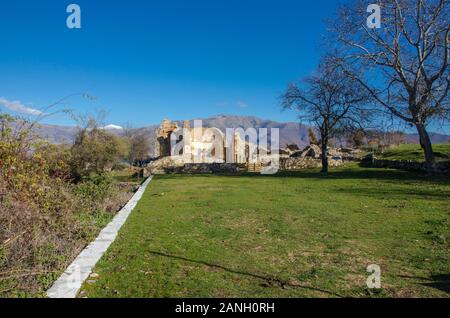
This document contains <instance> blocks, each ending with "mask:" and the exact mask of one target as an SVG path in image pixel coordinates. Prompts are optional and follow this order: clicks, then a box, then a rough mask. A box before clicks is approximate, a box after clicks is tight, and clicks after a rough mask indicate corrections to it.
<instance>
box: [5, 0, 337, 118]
mask: <svg viewBox="0 0 450 318" xmlns="http://www.w3.org/2000/svg"><path fill="white" fill-rule="evenodd" d="M70 3H77V4H79V5H80V7H81V12H82V29H81V30H70V29H68V28H67V27H66V18H67V16H68V14H67V13H66V7H67V5H68V4H70ZM337 3H338V1H336V0H326V1H324V0H321V1H299V0H296V1H284V0H282V1H275V0H270V1H268V0H226V1H225V0H209V1H203V0H189V1H186V0H184V1H182V0H176V1H174V0H169V1H167V0H164V1H162V0H159V1H137V0H127V1H120V0H116V1H106V0H95V1H91V0H89V1H82V0H73V1H72V2H69V1H44V0H40V1H28V0H27V1H24V0H15V1H8V2H7V1H2V2H1V4H0V38H1V41H2V49H1V50H0V73H1V76H0V98H4V99H6V100H8V101H20V102H21V103H22V104H24V106H26V107H29V108H41V107H44V106H46V105H48V104H50V103H52V102H54V101H56V100H58V99H59V98H60V97H63V96H65V95H68V94H72V93H78V92H88V93H90V94H92V95H93V96H95V97H97V100H96V101H95V102H89V101H87V100H84V99H83V98H79V97H74V98H71V99H70V104H69V105H67V106H64V107H70V108H73V109H75V110H76V111H79V112H86V111H92V110H94V109H106V110H108V111H109V116H108V122H110V123H114V124H119V125H120V124H124V123H126V122H131V123H133V124H134V125H135V126H143V125H148V124H152V123H157V122H159V121H160V120H161V119H163V118H166V117H167V118H171V119H183V118H194V117H207V116H210V115H215V114H220V113H225V114H237V115H255V116H259V117H262V118H267V119H272V120H280V121H281V120H283V121H287V120H292V121H294V120H296V116H295V113H293V112H284V113H283V112H281V111H280V108H279V105H278V96H279V95H280V94H281V93H282V91H283V89H284V88H285V87H286V85H287V83H288V82H289V81H292V80H296V79H298V78H300V77H301V76H303V75H305V74H308V73H309V72H311V71H312V70H313V69H314V67H315V66H316V64H317V61H318V58H319V56H320V51H321V48H320V38H321V34H322V33H323V32H324V29H325V25H324V23H323V21H324V19H325V18H327V17H330V15H332V14H333V12H334V10H335V8H336V5H337ZM0 107H2V106H0ZM1 110H2V111H5V110H6V109H5V107H2V108H1ZM46 121H47V122H51V123H56V124H70V123H71V121H70V119H69V118H67V117H65V116H62V115H60V116H53V117H51V118H49V119H47V120H46Z"/></svg>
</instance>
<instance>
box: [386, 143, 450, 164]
mask: <svg viewBox="0 0 450 318" xmlns="http://www.w3.org/2000/svg"><path fill="white" fill-rule="evenodd" d="M433 152H434V155H435V156H436V161H438V162H439V161H450V143H449V144H437V145H433ZM378 156H379V157H380V158H383V159H389V160H413V161H420V162H422V161H425V157H424V153H423V150H422V148H421V147H420V146H419V145H412V144H408V145H400V146H399V147H396V148H392V149H388V150H387V151H385V152H384V153H382V154H378Z"/></svg>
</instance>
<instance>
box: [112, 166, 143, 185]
mask: <svg viewBox="0 0 450 318" xmlns="http://www.w3.org/2000/svg"><path fill="white" fill-rule="evenodd" d="M136 172H137V170H136V171H135V170H128V169H125V170H122V171H113V172H111V176H112V178H113V180H114V181H116V182H132V183H138V184H139V183H141V182H142V181H144V179H142V178H140V177H138V176H137V175H136Z"/></svg>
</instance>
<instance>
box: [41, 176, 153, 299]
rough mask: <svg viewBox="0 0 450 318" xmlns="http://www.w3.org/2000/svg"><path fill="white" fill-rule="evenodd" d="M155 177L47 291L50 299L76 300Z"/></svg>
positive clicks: (146, 182) (142, 187)
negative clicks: (82, 286) (84, 283)
mask: <svg viewBox="0 0 450 318" xmlns="http://www.w3.org/2000/svg"><path fill="white" fill-rule="evenodd" d="M152 178H153V176H151V177H149V178H148V179H147V180H146V181H145V182H144V183H143V184H142V185H141V187H140V188H139V190H138V191H137V192H136V193H135V194H134V196H133V197H132V198H131V200H130V201H129V202H128V203H127V204H126V205H125V206H124V207H123V209H122V210H120V211H119V213H117V215H116V216H115V217H114V219H113V220H112V221H111V222H110V223H109V224H108V225H107V226H106V227H105V228H104V229H103V230H102V231H101V232H100V234H99V236H98V237H97V238H96V239H95V241H93V242H92V243H91V244H89V245H88V246H87V247H86V248H85V249H84V250H83V251H82V252H81V253H80V255H78V257H77V258H76V259H75V260H74V261H73V263H72V264H70V266H69V267H68V268H67V269H66V271H65V272H64V273H63V274H62V275H61V276H60V277H59V278H58V280H57V281H56V282H55V283H54V284H53V286H52V287H51V288H50V289H49V290H48V291H47V296H48V297H50V298H75V297H76V296H77V294H78V291H79V290H80V288H81V285H82V284H83V282H84V281H85V280H86V279H87V278H88V277H89V275H91V273H92V269H93V268H94V266H95V264H97V262H98V261H99V260H100V258H101V257H102V255H103V254H104V253H105V252H106V250H107V249H108V248H109V246H110V245H111V243H112V242H114V240H115V239H116V237H117V234H118V232H119V230H120V228H121V227H122V225H123V224H124V223H125V221H126V220H127V218H128V216H129V215H130V213H131V211H132V210H133V209H134V207H135V206H136V204H137V203H138V201H139V200H140V199H141V197H142V195H143V194H144V192H145V189H146V188H147V186H148V184H149V183H150V181H151V180H152Z"/></svg>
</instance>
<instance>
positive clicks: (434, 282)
mask: <svg viewBox="0 0 450 318" xmlns="http://www.w3.org/2000/svg"><path fill="white" fill-rule="evenodd" d="M400 277H402V278H408V279H415V280H420V281H422V282H421V283H420V285H422V286H427V287H431V288H435V289H438V290H441V291H444V292H446V293H447V294H450V274H439V275H432V276H431V277H429V278H428V277H415V276H404V275H403V276H400Z"/></svg>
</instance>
